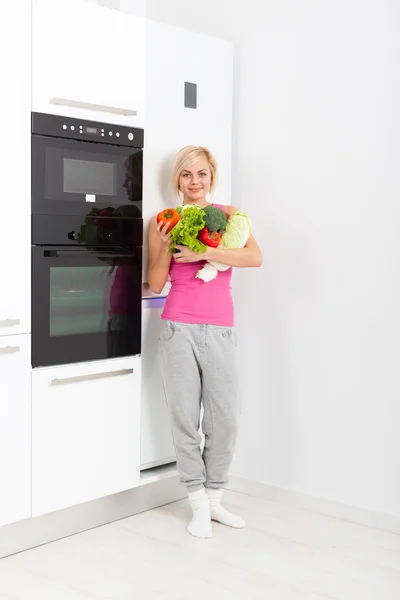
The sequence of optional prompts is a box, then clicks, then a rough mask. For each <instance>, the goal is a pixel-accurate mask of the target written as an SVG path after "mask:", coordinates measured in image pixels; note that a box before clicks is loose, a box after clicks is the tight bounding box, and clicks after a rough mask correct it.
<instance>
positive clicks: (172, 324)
mask: <svg viewBox="0 0 400 600" xmlns="http://www.w3.org/2000/svg"><path fill="white" fill-rule="evenodd" d="M216 179H217V166H216V162H215V158H214V157H213V155H212V154H211V152H210V151H209V150H208V149H207V148H203V147H199V146H187V147H185V148H183V149H182V150H181V151H180V152H178V154H177V156H176V158H175V162H174V166H173V187H174V191H175V192H176V194H177V196H179V194H181V195H182V196H183V201H182V203H183V204H192V205H194V204H196V205H198V206H200V207H205V206H207V205H208V204H209V202H207V194H208V193H209V192H213V190H214V188H215V184H216ZM215 206H218V207H220V208H223V209H224V211H225V212H226V213H228V214H232V213H234V212H235V211H236V210H237V209H236V208H234V207H233V206H224V207H221V205H215ZM166 229H167V226H164V227H162V224H161V223H160V224H158V223H157V221H156V219H154V221H153V222H152V224H151V227H150V231H149V270H148V283H149V286H150V288H151V290H152V291H153V292H155V293H158V294H159V293H160V292H161V290H162V289H163V287H164V285H165V283H166V282H167V278H168V275H170V278H171V283H172V287H171V291H170V293H169V295H168V297H167V300H166V303H165V308H164V312H163V314H162V319H163V324H162V328H161V333H160V338H159V349H160V356H161V365H162V376H163V381H164V388H165V393H166V398H167V403H168V406H169V410H170V415H171V428H172V435H173V440H174V445H175V450H176V457H177V467H178V471H179V473H180V476H181V482H182V483H183V484H184V485H185V486H186V487H187V491H188V496H189V501H190V505H191V507H192V511H193V519H192V521H191V523H190V524H189V526H188V531H189V533H191V534H192V535H193V536H195V537H200V538H208V537H211V535H212V529H211V520H215V521H219V522H220V523H223V524H224V525H228V526H230V527H235V528H241V527H244V526H245V523H244V521H243V520H242V519H241V518H240V517H238V516H236V515H233V514H231V513H230V512H228V511H227V510H226V509H225V508H223V507H222V506H221V495H222V488H223V487H224V486H225V485H226V483H227V482H228V477H227V475H228V470H229V467H230V464H231V461H232V457H233V452H234V448H235V442H236V435H237V425H238V416H239V402H238V390H237V387H238V386H237V375H238V370H237V367H236V364H235V359H236V337H235V333H234V330H233V325H234V312H233V301H232V296H231V276H232V269H228V270H227V271H220V272H219V273H218V275H217V277H216V279H214V280H212V281H210V282H208V283H204V282H203V281H202V280H200V279H198V278H196V277H195V275H196V273H197V271H198V270H199V269H200V268H201V266H202V265H203V264H204V261H205V260H214V261H217V262H220V263H223V264H225V265H229V266H231V267H259V266H261V262H262V256H261V252H260V249H259V247H258V245H257V243H256V241H255V240H254V238H253V237H250V239H249V240H248V242H247V244H246V246H245V247H244V248H240V249H239V248H238V249H232V250H230V249H220V248H210V247H208V248H207V250H206V252H205V253H204V254H198V253H196V252H192V251H191V250H190V249H189V248H187V247H185V246H176V250H177V252H176V253H175V254H173V255H171V254H168V247H169V245H170V238H169V235H168V234H167V232H166ZM201 405H202V406H203V411H204V416H203V420H202V430H203V433H204V436H205V446H204V451H203V454H201V449H200V443H201V436H200V434H199V427H200V408H201Z"/></svg>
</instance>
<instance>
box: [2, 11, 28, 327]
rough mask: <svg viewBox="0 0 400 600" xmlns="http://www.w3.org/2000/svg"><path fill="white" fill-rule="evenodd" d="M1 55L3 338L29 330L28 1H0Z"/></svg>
mask: <svg viewBox="0 0 400 600" xmlns="http://www.w3.org/2000/svg"><path fill="white" fill-rule="evenodd" d="M0 56H1V57H2V58H1V60H0V78H1V82H2V86H1V87H2V90H1V95H0V137H1V145H0V172H1V180H0V215H1V236H0V273H1V286H0V287H1V293H0V336H1V335H11V334H20V333H29V332H30V311H31V309H30V270H31V254H30V252H31V226H30V214H31V210H30V202H31V177H30V167H31V165H30V147H31V136H30V131H31V126H30V96H31V91H30V88H31V77H30V56H31V45H30V0H21V1H19V2H1V3H0ZM7 57H8V58H7Z"/></svg>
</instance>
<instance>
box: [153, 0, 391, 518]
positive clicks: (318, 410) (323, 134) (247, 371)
mask: <svg viewBox="0 0 400 600" xmlns="http://www.w3.org/2000/svg"><path fill="white" fill-rule="evenodd" d="M166 4H167V5H168V10H166V8H167V7H166V6H165V5H166ZM147 7H148V15H149V16H150V17H151V18H153V19H157V18H159V19H160V20H165V21H167V22H169V23H171V24H175V25H179V26H182V27H187V28H189V29H195V30H197V31H199V30H200V31H202V32H204V33H210V34H214V35H220V36H221V37H228V38H232V39H235V40H236V41H237V42H238V44H237V49H236V50H237V52H236V55H237V61H236V73H235V76H236V80H235V98H234V143H233V154H234V166H233V197H232V201H233V203H235V204H237V205H239V206H240V207H243V208H245V209H246V210H247V211H248V212H249V213H250V214H251V216H252V217H253V221H254V231H255V235H256V237H257V238H258V240H259V241H260V243H261V246H262V249H263V251H264V256H265V266H264V268H263V269H262V270H261V271H253V272H249V271H248V272H244V271H243V272H239V271H238V272H236V274H235V285H234V293H235V298H236V311H237V324H238V329H239V333H240V334H241V338H242V347H241V350H240V352H241V360H242V382H243V391H244V396H243V400H244V406H243V415H242V425H241V431H242V432H241V436H240V440H239V444H238V451H237V458H236V461H235V465H234V469H233V471H234V473H236V474H238V475H241V476H243V477H247V478H250V479H257V480H260V481H264V482H267V483H269V484H272V485H276V486H280V487H283V488H288V489H291V490H297V491H299V492H304V493H307V494H311V495H314V496H321V497H326V498H329V499H331V500H336V501H338V502H344V503H347V504H351V505H355V506H360V507H365V508H369V509H372V510H376V511H379V512H383V513H391V514H395V515H400V483H399V473H400V435H399V434H400V419H399V417H400V408H399V407H400V402H399V398H400V375H399V371H400V370H399V366H398V365H399V339H400V311H399V308H398V307H399V305H400V284H399V275H398V262H399V258H400V241H399V239H400V237H399V235H398V228H399V224H400V204H399V191H400V164H399V163H400V146H399V139H400V138H399V133H400V116H399V111H398V107H399V106H400V77H399V70H398V57H399V55H400V36H398V33H397V32H398V31H399V28H400V11H399V5H398V3H397V2H395V0H392V1H391V0H370V1H369V2H368V3H366V2H363V1H362V0H346V1H345V0H338V1H336V2H320V1H317V0H302V2H296V1H294V0H269V1H266V2H259V1H256V0H253V2H251V1H250V2H246V3H245V4H243V3H242V2H239V1H237V2H234V1H233V0H232V1H230V2H229V7H228V6H227V4H226V2H219V3H215V2H214V1H212V2H211V1H210V0H204V2H203V3H202V6H201V13H199V12H196V10H197V9H196V7H197V8H198V5H197V4H196V3H193V7H192V9H190V10H188V2H187V0H185V2H183V1H182V0H169V1H168V2H167V3H166V2H165V1H164V0H162V1H161V0H148V3H147ZM185 7H186V8H185Z"/></svg>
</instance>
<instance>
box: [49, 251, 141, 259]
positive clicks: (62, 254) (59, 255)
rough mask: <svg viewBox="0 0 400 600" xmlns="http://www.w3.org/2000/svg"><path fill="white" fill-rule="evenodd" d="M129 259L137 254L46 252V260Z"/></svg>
mask: <svg viewBox="0 0 400 600" xmlns="http://www.w3.org/2000/svg"><path fill="white" fill-rule="evenodd" d="M88 256H92V257H94V258H129V257H132V256H135V252H132V253H126V254H115V253H114V252H84V251H82V250H45V251H44V257H45V258H87V257H88Z"/></svg>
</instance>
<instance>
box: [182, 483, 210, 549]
mask: <svg viewBox="0 0 400 600" xmlns="http://www.w3.org/2000/svg"><path fill="white" fill-rule="evenodd" d="M188 496H189V502H190V506H191V509H192V511H193V519H192V520H191V522H190V523H189V525H188V528H187V529H188V532H189V533H190V534H191V535H193V536H194V537H198V538H210V537H211V536H212V528H211V513H210V501H209V499H208V496H207V494H206V491H205V489H204V488H202V489H201V490H199V491H198V492H192V493H191V494H188Z"/></svg>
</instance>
